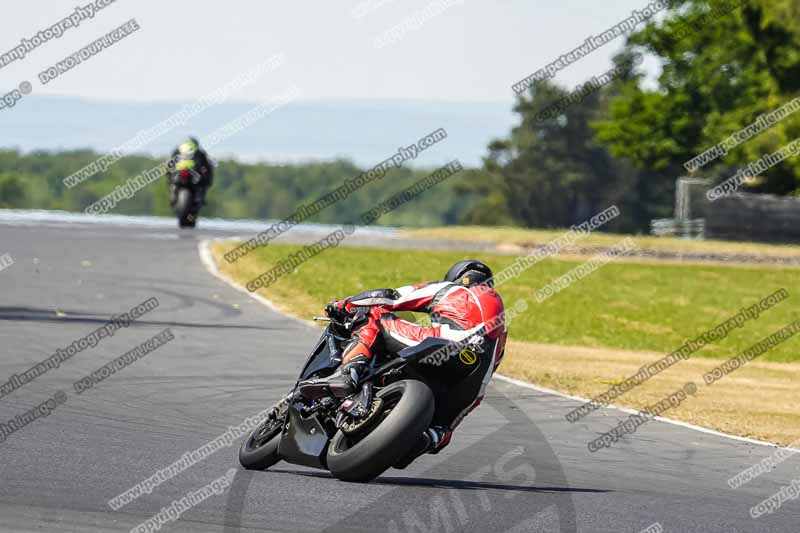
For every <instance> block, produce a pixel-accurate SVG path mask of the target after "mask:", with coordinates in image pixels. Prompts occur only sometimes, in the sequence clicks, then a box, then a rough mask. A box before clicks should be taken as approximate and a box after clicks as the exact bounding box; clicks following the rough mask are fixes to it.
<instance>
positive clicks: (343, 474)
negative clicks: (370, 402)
mask: <svg viewBox="0 0 800 533" xmlns="http://www.w3.org/2000/svg"><path fill="white" fill-rule="evenodd" d="M377 397H378V398H381V399H382V400H383V407H382V410H383V413H384V414H383V415H382V416H381V417H380V418H379V419H378V421H377V425H376V426H375V427H374V428H373V429H372V430H371V431H370V432H369V433H367V435H366V436H364V437H363V438H355V439H354V438H352V437H348V436H347V435H346V434H345V433H344V432H342V431H341V430H340V431H337V432H336V435H334V437H333V439H331V442H330V444H329V445H328V454H327V466H328V469H329V470H330V471H331V473H332V474H333V475H334V476H335V477H337V478H338V479H341V480H342V481H354V482H360V483H365V482H367V481H371V480H373V479H375V478H376V477H378V476H379V475H381V474H382V473H384V472H385V471H386V470H388V469H389V468H390V467H391V466H392V465H394V464H395V463H396V462H397V461H398V460H399V459H400V458H401V457H405V456H406V455H407V454H408V453H409V452H410V451H411V449H412V448H413V447H414V445H415V444H416V443H417V440H416V439H417V438H421V437H422V433H423V432H424V431H425V430H426V429H428V427H429V426H430V423H431V420H432V419H433V413H434V409H435V402H434V398H433V393H432V392H431V389H430V388H429V387H428V386H427V385H426V384H424V383H422V382H421V381H414V380H403V381H398V382H396V383H392V384H391V385H389V386H388V387H386V388H385V389H382V390H381V391H380V392H378V394H377Z"/></svg>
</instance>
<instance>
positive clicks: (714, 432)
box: [494, 373, 800, 453]
mask: <svg viewBox="0 0 800 533" xmlns="http://www.w3.org/2000/svg"><path fill="white" fill-rule="evenodd" d="M494 376H495V377H496V378H497V379H499V380H501V381H505V382H507V383H511V384H512V385H516V386H518V387H523V388H526V389H532V390H535V391H537V392H542V393H546V394H551V395H554V396H560V397H562V398H568V399H570V400H577V401H579V402H582V403H589V402H591V400H589V399H588V398H581V397H580V396H573V395H571V394H566V393H563V392H559V391H557V390H553V389H548V388H546V387H540V386H538V385H533V384H532V383H527V382H525V381H520V380H518V379H514V378H510V377H508V376H504V375H502V374H498V373H495V374H494ZM603 407H604V408H606V409H616V410H618V411H622V412H623V413H628V414H631V415H641V414H644V413H643V412H642V411H639V410H637V409H631V408H629V407H620V406H617V405H605V406H603ZM653 419H654V420H658V421H659V422H665V423H667V424H672V425H675V426H680V427H684V428H687V429H693V430H695V431H699V432H700V433H708V434H709V435H715V436H717V437H724V438H727V439H733V440H737V441H741V442H747V443H749V444H757V445H759V446H767V447H769V448H781V449H783V450H787V451H790V452H795V453H800V449H797V448H783V447H781V446H780V445H778V444H775V443H774V442H767V441H763V440H757V439H751V438H749V437H740V436H739V435H731V434H730V433H723V432H721V431H717V430H715V429H709V428H705V427H703V426H697V425H695V424H690V423H688V422H682V421H680V420H673V419H672V418H666V417H663V416H655V417H653Z"/></svg>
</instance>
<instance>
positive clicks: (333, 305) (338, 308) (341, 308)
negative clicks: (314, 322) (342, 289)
mask: <svg viewBox="0 0 800 533" xmlns="http://www.w3.org/2000/svg"><path fill="white" fill-rule="evenodd" d="M325 314H326V315H327V316H328V318H330V319H331V320H335V321H337V322H344V321H345V320H346V319H347V318H349V317H350V312H349V311H348V310H347V306H346V305H345V302H344V300H339V301H336V300H333V301H332V302H330V303H328V305H327V306H325Z"/></svg>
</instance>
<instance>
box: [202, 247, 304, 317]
mask: <svg viewBox="0 0 800 533" xmlns="http://www.w3.org/2000/svg"><path fill="white" fill-rule="evenodd" d="M228 240H230V239H203V240H202V241H200V242H199V243H198V244H197V251H198V252H199V254H200V261H201V262H202V263H203V266H205V267H206V270H208V271H209V273H211V275H213V276H214V277H215V278H217V279H219V280H222V281H223V282H225V284H226V285H229V286H230V287H232V288H234V289H236V290H237V291H239V292H242V293H244V294H246V295H248V296H250V297H251V298H253V299H255V300H256V301H257V302H259V303H260V304H262V305H265V306H267V307H269V308H270V309H271V310H272V311H275V312H276V313H278V314H280V315H282V316H285V317H287V318H291V319H292V320H295V321H297V322H299V323H301V324H303V325H304V326H307V327H310V328H313V329H319V328H318V327H317V325H316V324H315V323H314V322H311V321H310V320H303V319H302V318H299V317H296V316H294V315H292V314H290V313H287V312H286V311H284V310H283V309H281V308H279V307H278V306H277V305H275V304H274V303H273V302H271V301H270V300H268V299H266V298H264V297H263V296H261V295H260V294H256V293H254V292H250V291H248V290H247V289H245V288H244V287H242V286H241V285H239V284H238V283H236V282H235V281H233V280H232V279H231V278H229V277H228V276H226V275H225V274H223V273H222V272H220V270H219V268H217V264H216V263H215V262H214V258H213V257H212V256H211V248H210V244H211V242H212V241H228Z"/></svg>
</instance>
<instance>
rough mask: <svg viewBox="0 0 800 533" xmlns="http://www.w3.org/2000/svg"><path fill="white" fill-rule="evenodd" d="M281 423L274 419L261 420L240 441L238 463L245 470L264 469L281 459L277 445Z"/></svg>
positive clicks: (279, 439)
mask: <svg viewBox="0 0 800 533" xmlns="http://www.w3.org/2000/svg"><path fill="white" fill-rule="evenodd" d="M282 426H283V424H281V423H280V422H279V421H277V420H274V419H268V420H265V421H264V422H262V423H261V424H260V425H259V426H258V427H257V428H256V429H254V430H253V432H252V433H251V434H250V435H248V437H247V438H246V439H245V440H244V442H243V443H242V447H241V448H240V449H239V463H240V464H241V465H242V466H243V467H245V468H246V469H247V470H266V469H267V468H269V467H271V466H273V465H274V464H276V463H277V462H279V461H280V460H281V456H280V455H278V445H279V444H280V443H281V429H282Z"/></svg>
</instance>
